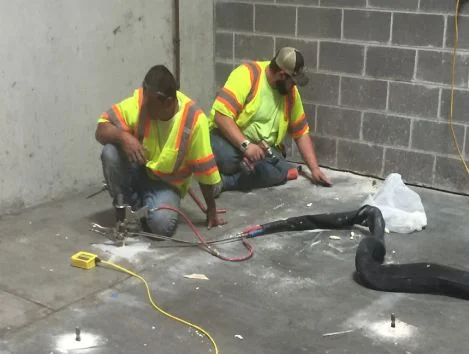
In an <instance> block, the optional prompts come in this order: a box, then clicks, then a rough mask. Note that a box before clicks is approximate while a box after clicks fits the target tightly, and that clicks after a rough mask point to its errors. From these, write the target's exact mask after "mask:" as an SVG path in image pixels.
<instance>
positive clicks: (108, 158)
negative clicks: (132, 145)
mask: <svg viewBox="0 0 469 354" xmlns="http://www.w3.org/2000/svg"><path fill="white" fill-rule="evenodd" d="M120 160H121V156H120V154H119V150H118V149H117V146H115V145H114V144H106V145H104V146H103V150H102V151H101V161H103V162H104V163H105V162H117V161H120Z"/></svg>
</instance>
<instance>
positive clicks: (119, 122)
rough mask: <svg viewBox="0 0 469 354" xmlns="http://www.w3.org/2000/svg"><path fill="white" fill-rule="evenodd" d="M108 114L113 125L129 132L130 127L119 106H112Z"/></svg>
mask: <svg viewBox="0 0 469 354" xmlns="http://www.w3.org/2000/svg"><path fill="white" fill-rule="evenodd" d="M106 114H107V117H108V118H109V120H110V121H111V123H112V124H114V125H115V126H116V127H118V128H121V129H124V130H129V127H128V126H127V124H126V123H125V120H124V117H122V113H121V112H120V110H119V107H117V105H115V104H114V105H112V108H111V109H108V110H107V112H106Z"/></svg>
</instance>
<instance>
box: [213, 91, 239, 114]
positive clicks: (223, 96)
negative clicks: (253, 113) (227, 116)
mask: <svg viewBox="0 0 469 354" xmlns="http://www.w3.org/2000/svg"><path fill="white" fill-rule="evenodd" d="M217 99H218V100H219V101H220V102H221V103H223V104H224V105H225V106H226V107H227V108H228V109H229V110H230V111H231V112H233V113H234V114H235V115H238V114H239V112H241V110H242V108H243V106H242V105H241V103H239V102H238V99H237V98H236V95H235V94H234V93H233V92H232V91H230V90H229V89H227V88H226V87H224V88H222V89H221V91H220V92H219V93H218V96H217Z"/></svg>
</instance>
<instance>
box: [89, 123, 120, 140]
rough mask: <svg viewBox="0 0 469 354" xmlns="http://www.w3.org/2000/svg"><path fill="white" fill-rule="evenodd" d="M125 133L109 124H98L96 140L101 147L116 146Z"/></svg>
mask: <svg viewBox="0 0 469 354" xmlns="http://www.w3.org/2000/svg"><path fill="white" fill-rule="evenodd" d="M124 133H125V132H124V131H123V130H122V129H119V128H117V127H116V126H115V125H113V124H111V123H100V124H98V127H97V128H96V134H95V137H96V140H97V141H98V142H99V143H101V144H102V145H105V144H116V145H119V144H120V142H121V138H122V134H124Z"/></svg>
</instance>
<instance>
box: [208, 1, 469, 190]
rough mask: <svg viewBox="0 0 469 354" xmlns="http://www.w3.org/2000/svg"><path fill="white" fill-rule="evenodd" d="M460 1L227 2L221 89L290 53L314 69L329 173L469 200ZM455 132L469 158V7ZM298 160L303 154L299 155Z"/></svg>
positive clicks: (318, 134)
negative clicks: (241, 72)
mask: <svg viewBox="0 0 469 354" xmlns="http://www.w3.org/2000/svg"><path fill="white" fill-rule="evenodd" d="M454 6H455V2H454V1H452V0H438V1H435V0H270V1H268V0H264V1H222V0H218V1H217V2H216V8H215V28H216V33H215V56H216V57H215V80H216V84H217V87H219V86H220V85H222V84H223V83H224V81H225V80H226V78H227V76H228V74H229V72H230V71H231V70H232V69H233V67H234V66H236V65H238V64H239V63H240V62H242V61H244V60H250V59H257V60H269V59H271V58H272V56H273V55H274V53H275V51H276V50H277V49H278V48H280V47H281V46H284V45H292V46H295V47H297V48H298V49H299V50H301V51H302V52H303V54H304V56H305V58H306V61H307V65H308V67H309V69H310V71H311V77H312V80H311V83H310V85H309V87H306V88H304V89H301V90H300V91H301V94H302V97H303V102H304V104H305V109H306V112H307V114H308V118H309V121H310V126H311V128H312V131H313V135H314V138H315V139H314V140H315V144H316V148H317V152H318V155H319V159H320V162H321V164H322V165H324V166H329V167H334V168H339V169H344V170H351V171H355V172H358V173H363V174H368V175H373V176H378V177H385V176H386V175H388V174H389V173H391V172H398V173H400V174H402V176H403V178H404V179H405V180H406V181H407V182H410V183H415V184H420V185H426V186H432V187H436V188H441V189H444V190H448V191H454V192H462V193H469V176H468V175H467V174H466V172H465V170H464V168H463V165H462V163H461V162H460V160H458V157H457V155H456V150H455V147H454V145H453V142H452V138H451V135H450V129H449V125H448V123H447V121H448V114H449V97H450V77H451V76H450V73H451V71H450V69H451V68H450V65H451V58H452V57H451V55H452V45H453V34H454V16H453V13H454V8H453V7H454ZM459 45H460V47H461V49H460V51H459V54H458V56H457V64H456V73H457V74H456V75H457V76H456V87H457V90H456V91H455V102H454V103H455V107H454V122H455V123H454V130H455V134H456V136H457V138H458V141H459V143H460V147H461V149H462V151H463V153H465V158H466V159H467V158H468V157H469V128H468V125H469V85H468V81H469V6H466V8H464V9H463V14H462V17H461V19H460V41H459ZM292 151H293V153H295V149H294V147H293V148H292Z"/></svg>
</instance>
